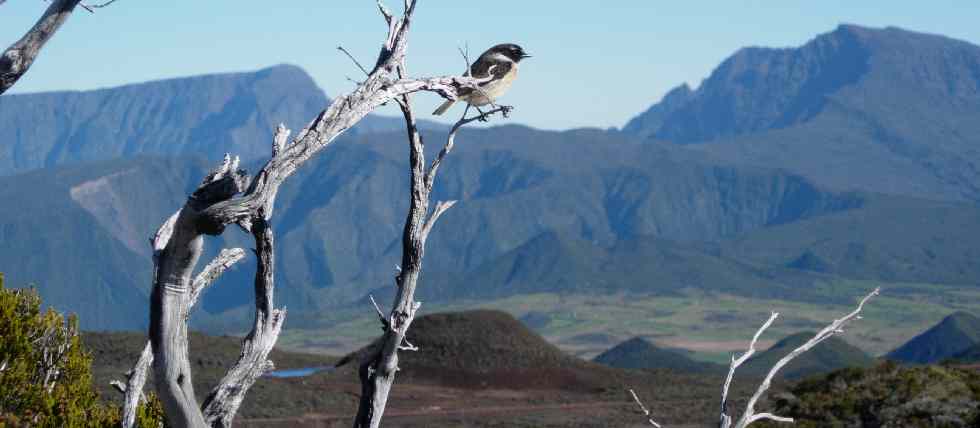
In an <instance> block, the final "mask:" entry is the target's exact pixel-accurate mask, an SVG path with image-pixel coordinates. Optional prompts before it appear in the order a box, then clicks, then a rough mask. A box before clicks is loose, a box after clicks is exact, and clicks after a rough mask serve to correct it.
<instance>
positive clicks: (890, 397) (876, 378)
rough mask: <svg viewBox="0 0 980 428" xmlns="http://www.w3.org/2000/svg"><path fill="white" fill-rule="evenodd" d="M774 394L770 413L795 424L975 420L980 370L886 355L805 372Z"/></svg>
mask: <svg viewBox="0 0 980 428" xmlns="http://www.w3.org/2000/svg"><path fill="white" fill-rule="evenodd" d="M774 398H775V400H774V401H775V407H776V409H775V411H774V413H776V414H778V415H781V416H788V417H792V418H794V419H796V425H795V427H798V428H813V427H910V428H912V427H941V428H956V427H964V428H966V427H971V428H972V427H977V426H980V373H978V372H977V371H975V370H969V369H961V368H956V367H952V366H919V367H907V366H901V365H899V364H896V363H894V362H887V361H886V362H882V363H880V364H877V365H875V366H874V367H870V368H848V369H843V370H840V371H836V372H833V373H830V374H828V375H825V376H821V377H814V378H810V379H807V380H804V381H802V382H800V383H798V384H796V385H795V386H794V387H792V388H791V389H790V390H789V392H788V393H783V394H779V395H777V396H776V397H774ZM761 426H762V427H773V428H774V427H777V426H783V425H776V424H768V425H767V424H763V425H761Z"/></svg>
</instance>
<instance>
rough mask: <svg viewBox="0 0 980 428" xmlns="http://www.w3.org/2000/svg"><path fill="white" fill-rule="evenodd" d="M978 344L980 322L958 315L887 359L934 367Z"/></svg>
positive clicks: (913, 339)
mask: <svg viewBox="0 0 980 428" xmlns="http://www.w3.org/2000/svg"><path fill="white" fill-rule="evenodd" d="M977 344H980V318H977V317H976V316H973V315H971V314H969V313H966V312H956V313H954V314H952V315H950V316H948V317H946V318H943V320H942V321H940V322H939V324H936V325H935V326H933V327H932V328H930V329H928V330H926V331H924V332H922V334H920V335H918V336H916V337H914V338H912V339H911V340H909V341H908V342H906V343H905V344H904V345H902V346H900V347H898V348H897V349H895V350H894V351H892V352H889V353H888V355H887V357H888V358H889V359H892V360H896V361H902V362H906V363H915V364H932V363H937V362H940V361H942V360H944V359H946V358H950V357H954V356H955V355H957V354H959V353H961V352H964V351H966V350H967V349H969V348H970V347H971V346H974V345H977Z"/></svg>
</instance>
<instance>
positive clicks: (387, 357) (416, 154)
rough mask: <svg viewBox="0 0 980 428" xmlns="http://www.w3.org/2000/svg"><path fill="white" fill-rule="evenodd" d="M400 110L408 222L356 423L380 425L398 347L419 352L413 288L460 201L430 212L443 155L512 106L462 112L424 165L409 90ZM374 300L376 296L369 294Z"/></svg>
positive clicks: (365, 365)
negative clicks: (429, 248)
mask: <svg viewBox="0 0 980 428" xmlns="http://www.w3.org/2000/svg"><path fill="white" fill-rule="evenodd" d="M406 3H408V4H407V5H406V8H407V10H409V11H410V10H411V9H412V8H413V7H414V4H415V2H414V1H412V2H406ZM381 10H382V14H383V15H384V16H385V19H386V20H387V21H388V23H389V25H393V24H392V20H391V17H390V13H385V9H384V8H383V7H382V8H381ZM405 25H407V24H405ZM398 72H399V74H400V75H401V74H406V72H405V64H404V63H403V62H401V63H400V64H399V65H398ZM397 101H398V105H399V107H400V108H401V111H402V115H403V117H404V119H405V127H406V130H407V137H408V146H409V168H410V186H411V189H410V195H409V196H410V203H409V209H408V214H407V218H406V219H405V227H404V230H403V232H402V263H401V267H400V269H399V272H398V274H397V275H396V277H395V285H396V286H397V291H396V294H395V299H394V303H393V304H392V308H391V311H390V312H389V314H388V316H387V317H385V316H384V314H383V312H382V311H381V309H380V308H379V307H378V306H377V303H374V304H375V310H376V311H377V312H378V316H379V318H380V319H381V323H382V328H383V331H384V335H383V336H382V339H381V341H380V346H378V347H377V348H376V349H374V351H373V352H372V353H371V354H370V355H368V356H367V357H366V358H365V359H364V360H363V361H361V364H360V368H359V375H360V378H361V398H360V404H359V406H358V411H357V416H356V417H355V420H354V427H355V428H368V427H370V428H377V427H378V426H380V424H381V419H382V417H383V416H384V410H385V407H386V405H387V401H388V395H389V393H390V392H391V387H392V385H393V384H394V381H395V374H396V373H397V371H398V351H400V350H407V351H417V350H418V348H416V347H415V346H413V345H411V344H410V343H408V342H407V341H406V340H405V336H406V334H407V332H408V328H409V327H410V326H411V324H412V321H413V320H414V319H415V314H416V313H417V311H418V309H419V307H420V306H421V304H422V303H421V302H417V301H415V289H416V287H417V286H418V279H419V276H420V275H421V273H422V259H423V256H424V254H425V242H426V240H427V239H428V237H429V233H430V232H431V231H432V228H433V227H434V226H435V223H436V221H437V220H438V219H439V217H440V216H442V215H443V214H444V213H445V212H446V211H447V210H449V208H451V207H452V206H453V205H454V204H455V203H456V201H442V202H439V203H437V204H436V206H435V208H434V209H433V211H432V213H431V214H429V202H430V199H429V197H430V195H431V193H432V187H433V184H434V183H435V179H436V174H437V173H438V171H439V166H440V165H441V164H442V162H443V160H444V159H445V157H446V156H447V155H448V154H449V153H450V152H451V151H452V149H453V146H454V143H455V140H456V134H457V133H458V132H459V130H460V128H462V127H463V125H466V124H467V123H470V122H473V121H476V120H481V121H486V120H487V118H488V117H490V116H491V115H494V114H496V113H501V114H503V115H504V116H506V115H507V113H508V112H509V111H510V110H511V108H510V107H506V106H499V107H497V108H495V109H493V110H490V111H488V112H486V113H481V114H479V115H477V116H474V117H466V113H467V112H468V111H469V109H466V111H464V112H463V116H462V117H461V118H460V119H459V120H458V121H457V122H456V123H455V124H454V125H453V127H452V128H451V129H450V131H449V134H448V136H447V138H446V143H445V145H444V146H443V148H442V150H441V151H440V152H439V154H438V155H437V156H436V158H435V159H434V160H433V161H432V164H431V165H430V166H429V167H428V168H426V166H425V143H424V142H423V140H422V134H421V133H420V132H419V129H418V125H417V122H416V118H415V114H414V112H413V111H412V105H411V99H410V97H409V95H408V94H405V95H402V96H401V97H400V98H399V99H398V100H397ZM371 301H372V302H374V298H373V297H372V299H371Z"/></svg>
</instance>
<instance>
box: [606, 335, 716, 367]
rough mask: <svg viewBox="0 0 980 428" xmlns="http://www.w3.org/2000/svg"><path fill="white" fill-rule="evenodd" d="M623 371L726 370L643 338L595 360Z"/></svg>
mask: <svg viewBox="0 0 980 428" xmlns="http://www.w3.org/2000/svg"><path fill="white" fill-rule="evenodd" d="M593 361H595V362H597V363H599V364H605V365H607V366H610V367H617V368H621V369H668V370H674V371H678V372H685V373H704V372H721V371H723V370H724V369H725V368H724V367H722V366H720V365H718V364H712V363H706V362H701V361H695V360H693V359H691V358H690V357H688V356H687V355H684V354H682V353H681V352H678V351H673V350H670V349H664V348H660V347H658V346H657V345H654V344H653V343H650V342H649V341H648V340H646V339H643V338H641V337H634V338H632V339H629V340H627V341H625V342H622V343H620V344H618V345H616V346H614V347H612V348H610V349H608V350H606V351H605V352H603V353H601V354H599V355H598V356H597V357H595V358H594V359H593Z"/></svg>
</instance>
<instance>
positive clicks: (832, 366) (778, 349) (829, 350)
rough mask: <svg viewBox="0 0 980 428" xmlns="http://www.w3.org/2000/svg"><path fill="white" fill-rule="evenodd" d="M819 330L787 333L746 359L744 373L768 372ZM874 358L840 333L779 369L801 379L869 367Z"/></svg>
mask: <svg viewBox="0 0 980 428" xmlns="http://www.w3.org/2000/svg"><path fill="white" fill-rule="evenodd" d="M815 334H816V332H802V333H797V334H794V335H790V336H787V337H785V338H783V339H781V340H780V341H778V342H776V344H774V345H772V347H770V348H769V349H767V350H765V351H763V352H761V353H759V354H758V355H756V356H754V357H752V358H750V359H749V361H746V362H745V365H744V366H743V368H742V369H741V371H742V372H743V374H756V375H765V374H766V373H768V372H769V370H770V369H772V367H773V365H775V364H776V362H777V361H779V360H780V359H781V358H783V357H784V356H786V355H788V354H789V353H790V352H792V351H793V350H794V349H796V348H798V347H799V346H800V345H802V344H804V343H806V341H808V340H810V339H811V338H812V337H813V336H814V335H815ZM872 363H873V359H872V358H871V357H870V356H868V354H865V353H864V351H861V350H860V349H858V348H857V347H855V346H854V345H851V344H849V343H847V342H845V341H844V339H841V338H839V337H831V338H830V339H827V340H825V341H823V342H821V343H820V344H819V345H817V346H815V347H813V349H810V350H809V351H807V352H806V353H804V354H801V355H800V356H798V357H796V358H795V359H793V361H791V362H790V363H789V364H787V365H786V366H785V367H783V368H782V370H780V371H779V376H782V377H785V378H788V379H799V378H802V377H806V376H810V375H813V374H817V373H826V372H830V371H833V370H837V369H842V368H846V367H868V366H871V364H872Z"/></svg>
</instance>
